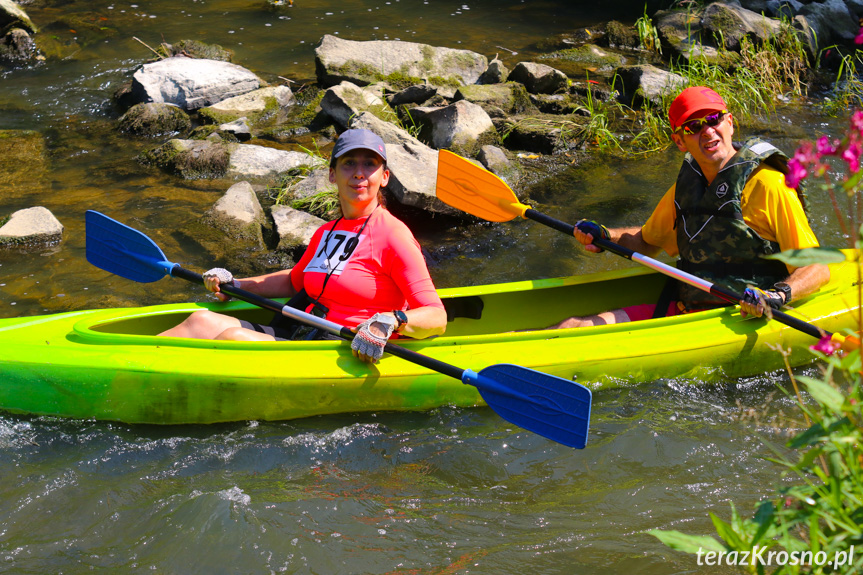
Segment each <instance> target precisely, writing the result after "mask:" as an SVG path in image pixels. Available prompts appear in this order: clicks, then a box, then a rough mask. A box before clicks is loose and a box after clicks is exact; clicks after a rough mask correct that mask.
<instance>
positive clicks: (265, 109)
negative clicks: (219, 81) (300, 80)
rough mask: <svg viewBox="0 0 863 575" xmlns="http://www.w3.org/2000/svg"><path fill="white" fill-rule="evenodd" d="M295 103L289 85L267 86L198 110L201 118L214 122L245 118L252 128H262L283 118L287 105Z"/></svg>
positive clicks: (288, 106) (227, 121)
mask: <svg viewBox="0 0 863 575" xmlns="http://www.w3.org/2000/svg"><path fill="white" fill-rule="evenodd" d="M295 103H296V99H295V98H294V94H293V92H292V91H291V89H290V88H289V87H287V86H268V87H266V88H260V89H258V90H254V91H252V92H249V93H247V94H243V95H241V96H234V97H233V98H226V99H224V100H222V101H221V102H217V103H215V104H213V105H212V106H205V107H203V108H201V109H200V110H198V113H199V114H200V116H201V119H202V120H204V121H206V122H211V123H213V124H226V123H229V122H233V121H235V120H238V119H240V118H246V120H247V122H248V123H249V126H250V128H252V129H254V130H263V129H265V128H267V127H270V126H272V125H275V124H278V123H279V122H280V121H281V120H283V119H284V117H285V116H286V114H287V109H288V108H290V107H291V106H293V105H294V104H295Z"/></svg>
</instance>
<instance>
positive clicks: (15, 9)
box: [0, 0, 39, 34]
mask: <svg viewBox="0 0 863 575" xmlns="http://www.w3.org/2000/svg"><path fill="white" fill-rule="evenodd" d="M11 28H23V29H24V30H26V31H27V32H28V33H30V34H35V33H36V32H38V31H39V29H38V28H37V27H36V25H35V24H33V21H32V20H30V17H29V16H28V15H27V12H25V11H24V9H23V8H21V7H20V6H19V5H18V4H16V3H15V2H13V1H12V0H0V30H9V29H11Z"/></svg>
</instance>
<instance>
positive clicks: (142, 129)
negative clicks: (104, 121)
mask: <svg viewBox="0 0 863 575" xmlns="http://www.w3.org/2000/svg"><path fill="white" fill-rule="evenodd" d="M191 127H192V120H191V118H189V115H188V114H187V113H186V112H185V111H184V110H182V109H180V108H178V107H177V106H171V105H168V104H163V103H156V102H147V103H144V104H136V105H135V106H132V107H131V108H129V110H128V111H127V112H126V113H125V114H123V116H122V117H121V118H120V120H119V121H118V128H119V129H120V131H122V132H129V133H132V134H136V135H139V136H146V137H154V136H161V135H164V134H176V133H180V132H185V131H186V130H188V129H189V128H191Z"/></svg>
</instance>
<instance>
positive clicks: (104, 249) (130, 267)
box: [84, 210, 175, 283]
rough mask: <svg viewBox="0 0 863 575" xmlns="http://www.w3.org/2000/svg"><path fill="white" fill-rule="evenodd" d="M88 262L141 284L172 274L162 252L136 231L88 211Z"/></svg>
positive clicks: (86, 221) (102, 215)
mask: <svg viewBox="0 0 863 575" xmlns="http://www.w3.org/2000/svg"><path fill="white" fill-rule="evenodd" d="M84 221H85V223H86V229H87V261H88V262H90V263H91V264H93V265H94V266H96V267H98V268H101V269H103V270H105V271H107V272H111V273H112V274H116V275H118V276H121V277H124V278H126V279H130V280H132V281H136V282H141V283H150V282H154V281H156V280H160V279H162V278H163V277H165V275H167V274H170V273H171V269H173V267H174V265H175V264H173V263H171V262H169V261H167V259H166V258H165V254H164V253H162V250H161V248H159V246H157V245H156V244H155V243H154V242H153V240H151V239H150V238H148V237H147V236H145V235H144V234H142V233H141V232H139V231H138V230H136V229H133V228H130V227H129V226H127V225H125V224H121V223H120V222H118V221H117V220H112V219H111V218H109V217H108V216H106V215H104V214H100V213H99V212H96V211H93V210H87V213H86V214H85V216H84Z"/></svg>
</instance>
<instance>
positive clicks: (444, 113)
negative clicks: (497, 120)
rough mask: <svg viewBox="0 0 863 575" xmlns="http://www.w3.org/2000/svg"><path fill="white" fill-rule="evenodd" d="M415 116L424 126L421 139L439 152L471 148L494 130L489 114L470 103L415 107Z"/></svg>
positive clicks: (460, 102) (465, 101)
mask: <svg viewBox="0 0 863 575" xmlns="http://www.w3.org/2000/svg"><path fill="white" fill-rule="evenodd" d="M411 114H412V116H413V118H414V120H416V122H417V123H418V124H420V125H421V126H422V129H421V131H420V137H421V139H423V140H424V141H426V142H429V143H430V145H431V146H432V147H433V148H437V149H441V148H450V147H463V148H464V147H471V146H473V145H475V144H476V142H477V140H479V139H480V137H481V136H482V135H483V134H485V133H486V132H489V131H494V124H492V121H491V118H490V117H489V115H488V114H487V113H486V111H485V110H483V109H482V107H481V106H479V105H477V104H474V103H472V102H468V101H467V100H459V101H458V102H455V103H454V104H450V105H449V106H443V107H420V108H414V109H413V110H412V111H411Z"/></svg>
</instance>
